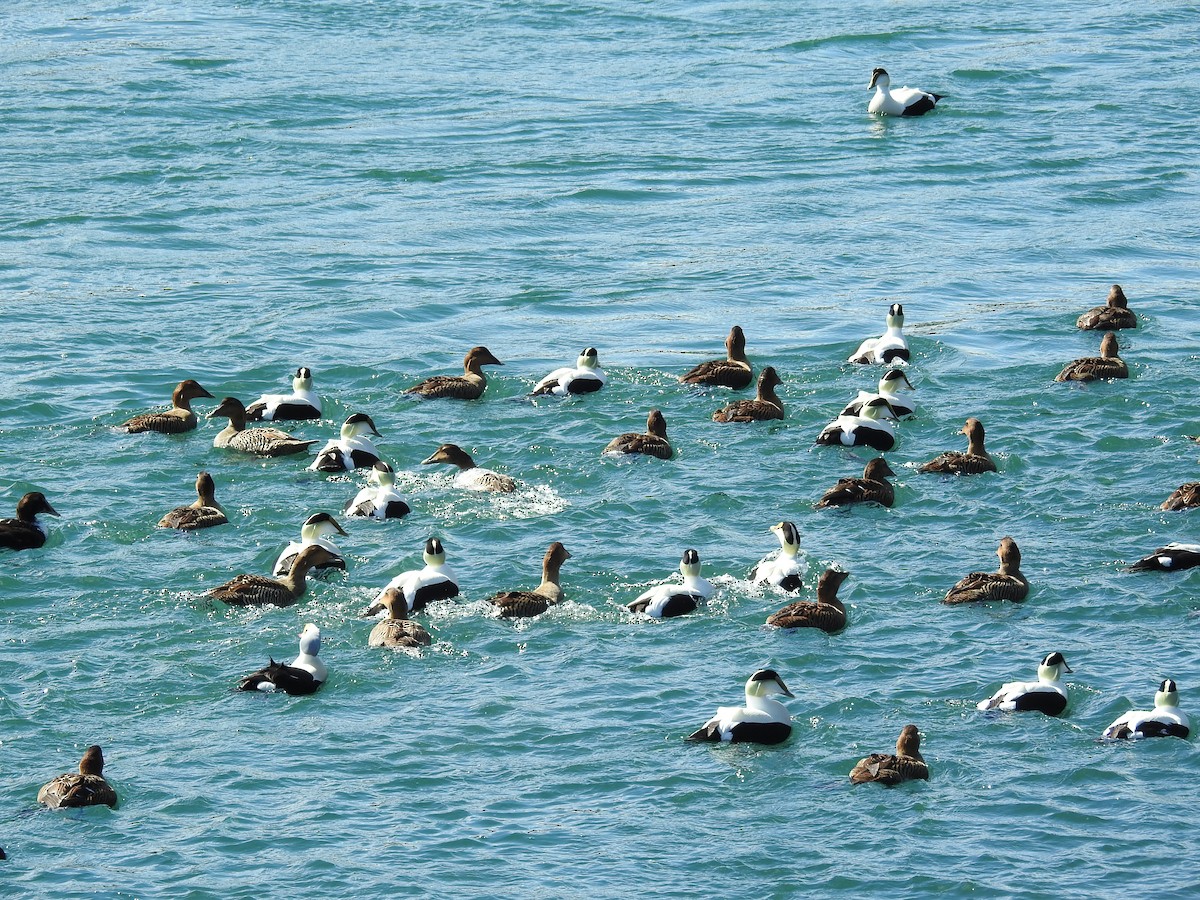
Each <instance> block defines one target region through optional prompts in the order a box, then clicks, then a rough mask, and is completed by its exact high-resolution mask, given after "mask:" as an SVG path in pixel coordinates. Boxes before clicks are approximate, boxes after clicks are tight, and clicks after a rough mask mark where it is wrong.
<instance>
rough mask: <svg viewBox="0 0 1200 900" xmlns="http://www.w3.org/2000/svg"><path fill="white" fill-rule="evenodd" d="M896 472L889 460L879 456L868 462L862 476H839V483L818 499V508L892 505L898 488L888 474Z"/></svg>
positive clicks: (891, 474) (892, 474)
mask: <svg viewBox="0 0 1200 900" xmlns="http://www.w3.org/2000/svg"><path fill="white" fill-rule="evenodd" d="M895 474H896V473H895V472H893V471H892V467H891V466H889V465H888V464H887V460H886V459H884V458H883V457H882V456H877V457H875V458H874V459H872V460H870V461H869V462H868V463H867V465H866V467H865V468H864V469H863V473H862V477H861V478H839V479H838V481H837V484H835V485H834V486H833V487H831V488H830V489H829V490H827V491H826V492H825V494H824V496H822V497H821V499H820V500H818V501H817V509H828V508H829V507H831V506H849V505H850V504H852V503H878V504H880V505H881V506H891V505H892V504H893V503H894V502H895V500H896V489H895V488H894V487H892V483H891V482H890V481H888V476H893V477H894V476H895Z"/></svg>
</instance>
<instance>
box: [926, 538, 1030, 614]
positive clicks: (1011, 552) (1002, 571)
mask: <svg viewBox="0 0 1200 900" xmlns="http://www.w3.org/2000/svg"><path fill="white" fill-rule="evenodd" d="M996 555H997V556H998V557H1000V568H999V569H998V570H996V571H995V572H972V573H970V574H969V575H966V576H964V577H963V578H962V579H960V580H959V581H958V583H956V584H955V585H954V587H952V588H950V590H948V591H947V592H946V596H945V597H943V598H942V602H943V603H950V604H954V603H978V602H984V601H987V600H1012V601H1013V602H1018V603H1019V602H1020V601H1022V600H1024V599H1025V598H1026V597H1027V596H1028V595H1029V582H1028V581H1027V580H1026V579H1025V576H1024V575H1022V574H1021V550H1020V548H1018V547H1017V542H1016V541H1014V540H1013V539H1012V538H1010V537H1006V538H1001V539H1000V546H999V547H997V548H996Z"/></svg>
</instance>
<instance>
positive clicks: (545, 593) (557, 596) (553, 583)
mask: <svg viewBox="0 0 1200 900" xmlns="http://www.w3.org/2000/svg"><path fill="white" fill-rule="evenodd" d="M570 558H571V554H570V553H568V552H567V548H566V547H564V546H563V545H562V544H560V543H559V542H558V541H555V542H554V543H553V544H551V545H550V546H549V548H547V550H546V555H545V557H544V558H543V559H542V583H541V584H539V585H538V586H537V587H536V588H534V589H533V590H532V591H502V592H501V593H499V594H493V595H492V596H491V597H488V599H487V602H488V603H491V604H492V605H493V606H495V607H496V609H497V610H498V611H499V613H500V616H501V617H502V618H505V619H515V618H527V617H530V616H540V615H541V614H542V613H544V612H545V611H546V610H548V609H549V608H550V607H551V606H554V605H555V604H557V603H560V602H562V597H563V591H562V587H560V586H559V583H558V582H559V572H560V570H561V569H562V564H563V563H564V562H566V561H567V560H568V559H570Z"/></svg>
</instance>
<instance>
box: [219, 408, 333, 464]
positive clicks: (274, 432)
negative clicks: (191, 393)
mask: <svg viewBox="0 0 1200 900" xmlns="http://www.w3.org/2000/svg"><path fill="white" fill-rule="evenodd" d="M205 418H208V419H219V418H226V419H228V420H229V424H228V425H226V426H225V427H224V428H222V429H221V430H220V431H219V432H218V433H217V436H216V437H215V438H213V446H214V447H216V448H217V449H218V450H238V451H240V452H242V453H252V454H254V455H255V456H292V455H294V454H297V453H307V452H308V448H309V447H311V446H312V445H313V444H317V443H320V441H318V440H316V439H313V440H311V441H302V440H300V439H299V438H295V437H292V436H291V435H290V434H287V433H286V432H283V431H280V430H279V429H278V428H247V427H246V407H245V406H243V405H242V401H241V400H238V399H237V398H236V397H225V398H224V399H222V400H221V402H220V403H218V404H217V408H216V409H214V410H213V411H212V412H210V413H209V414H208V415H207V416H206V417H205Z"/></svg>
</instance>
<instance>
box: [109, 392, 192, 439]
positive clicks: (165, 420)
mask: <svg viewBox="0 0 1200 900" xmlns="http://www.w3.org/2000/svg"><path fill="white" fill-rule="evenodd" d="M200 397H210V398H211V397H212V394H210V393H209V392H208V391H206V390H205V389H204V388H202V387H201V386H200V383H199V382H197V381H193V380H192V379H190V378H189V379H187V380H186V381H181V382H179V384H177V385H175V390H174V391H172V393H171V408H170V409H166V410H162V411H159V412H148V413H142V414H141V415H138V416H134V417H133V418H132V419H129V420H128V421H125V422H122V423H121V424H120V425H118V426H117V427H118V428H124V429H125V430H126V431H128V432H129V433H130V434H140V433H141V432H143V431H157V432H158V433H159V434H182V433H183V432H185V431H191V430H192V429H194V428H195V427H196V414H195V413H194V412H192V401H193V400H197V399H199V398H200Z"/></svg>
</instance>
